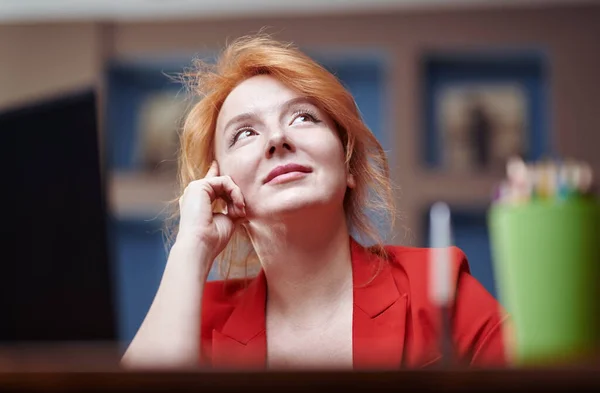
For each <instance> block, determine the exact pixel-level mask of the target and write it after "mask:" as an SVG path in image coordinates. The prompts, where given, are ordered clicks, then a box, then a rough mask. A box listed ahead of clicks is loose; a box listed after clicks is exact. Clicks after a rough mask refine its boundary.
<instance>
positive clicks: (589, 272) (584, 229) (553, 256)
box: [488, 197, 600, 366]
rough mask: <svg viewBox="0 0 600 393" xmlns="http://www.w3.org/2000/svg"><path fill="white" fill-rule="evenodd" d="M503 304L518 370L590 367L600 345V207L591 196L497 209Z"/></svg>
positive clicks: (493, 215)
mask: <svg viewBox="0 0 600 393" xmlns="http://www.w3.org/2000/svg"><path fill="white" fill-rule="evenodd" d="M488 224H489V229H490V242H491V249H492V259H493V268H494V273H495V280H496V287H497V293H498V295H499V301H500V302H501V303H502V305H503V306H504V307H505V308H506V309H507V311H508V312H509V313H510V314H511V317H512V324H509V325H508V326H509V329H507V331H505V337H506V338H507V343H508V346H507V349H508V351H509V353H508V356H509V358H510V359H512V361H513V364H514V365H517V366H528V365H531V366H540V365H542V366H543V365H556V364H573V363H577V364H579V363H585V362H587V361H589V360H590V359H594V360H596V359H597V358H598V354H599V352H598V349H599V343H600V296H599V295H600V280H599V279H600V205H599V203H598V201H597V200H595V199H592V198H581V197H579V198H570V199H569V200H565V201H559V200H547V201H531V202H529V203H526V204H522V205H515V206H510V205H493V206H492V207H491V208H490V211H489V215H488Z"/></svg>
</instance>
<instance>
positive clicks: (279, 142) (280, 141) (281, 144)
mask: <svg viewBox="0 0 600 393" xmlns="http://www.w3.org/2000/svg"><path fill="white" fill-rule="evenodd" d="M295 150H296V149H295V147H294V144H293V143H292V142H291V141H290V140H289V138H288V137H287V135H286V134H285V132H282V131H278V132H276V133H274V134H273V135H272V136H271V138H270V139H269V143H268V144H267V151H266V155H267V157H273V156H274V155H276V154H278V153H279V154H281V153H286V152H287V153H290V152H293V151H295Z"/></svg>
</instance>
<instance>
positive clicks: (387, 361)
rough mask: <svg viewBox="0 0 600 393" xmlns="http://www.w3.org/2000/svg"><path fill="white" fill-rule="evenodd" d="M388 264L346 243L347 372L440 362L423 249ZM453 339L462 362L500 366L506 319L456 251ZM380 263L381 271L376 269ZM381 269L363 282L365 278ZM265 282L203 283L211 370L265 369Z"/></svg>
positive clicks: (204, 353) (393, 256)
mask: <svg viewBox="0 0 600 393" xmlns="http://www.w3.org/2000/svg"><path fill="white" fill-rule="evenodd" d="M386 249H387V250H388V252H389V260H387V261H384V260H381V259H380V258H378V257H376V256H374V255H373V254H371V253H369V252H368V251H367V250H366V249H365V248H363V247H362V246H361V245H359V244H358V243H357V242H356V241H354V240H353V239H351V256H352V272H353V281H354V286H355V289H354V310H353V317H352V318H353V331H352V336H353V337H352V338H353V343H352V345H353V362H354V369H395V368H400V367H404V368H421V367H424V366H428V365H433V364H435V363H437V361H439V360H441V352H440V349H439V344H438V343H439V341H438V338H439V335H440V321H441V319H440V317H439V315H440V314H439V310H438V309H437V308H436V307H434V306H433V305H432V304H431V303H430V302H429V297H428V285H427V281H428V267H429V261H428V258H429V252H428V249H426V248H411V247H394V246H389V247H386ZM451 253H452V256H453V258H452V259H453V266H452V279H453V282H454V283H455V285H456V287H455V288H456V293H455V304H454V307H453V309H452V313H451V319H452V323H451V325H452V331H453V333H452V336H453V340H454V346H455V352H456V353H457V354H458V357H459V358H460V360H461V362H462V363H463V364H464V363H466V364H468V365H471V366H481V367H498V366H504V365H505V364H506V358H505V352H504V343H503V329H502V325H503V324H504V322H505V321H506V320H507V314H506V312H505V311H504V310H502V308H501V307H500V305H499V304H498V302H497V301H496V300H495V299H494V298H493V297H492V296H491V295H490V294H489V293H488V292H487V291H486V290H485V289H484V288H483V286H481V284H479V282H477V281H476V280H475V279H474V278H473V277H472V276H471V275H470V273H469V266H468V263H467V259H466V257H465V255H464V254H463V253H462V251H460V250H459V249H458V248H456V247H452V248H451ZM380 266H383V267H382V268H380ZM378 269H381V270H380V271H379V273H378V274H377V275H376V276H375V279H374V280H372V281H371V282H370V283H369V284H368V285H364V284H365V283H368V282H369V280H370V279H371V278H372V277H373V275H374V274H375V273H376V272H377V270H378ZM265 302H266V280H265V276H264V273H263V272H262V271H261V272H260V273H259V275H258V276H257V277H256V278H253V279H251V281H250V282H249V285H248V286H247V287H244V280H228V281H209V282H207V283H206V285H205V289H204V296H203V299H202V321H201V322H202V324H201V341H200V346H201V348H200V350H201V359H202V362H203V364H204V365H207V366H212V367H215V368H259V369H260V368H263V369H264V368H266V357H267V337H266V329H265Z"/></svg>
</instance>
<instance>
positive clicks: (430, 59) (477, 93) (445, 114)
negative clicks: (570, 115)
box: [422, 52, 550, 174]
mask: <svg viewBox="0 0 600 393" xmlns="http://www.w3.org/2000/svg"><path fill="white" fill-rule="evenodd" d="M423 78H424V102H423V123H424V131H425V132H424V133H423V136H424V140H423V143H422V147H423V158H424V160H423V161H424V164H425V166H426V167H427V168H429V169H436V170H442V171H446V172H455V173H463V174H469V173H481V172H484V173H500V172H501V171H503V170H504V168H505V165H506V161H507V160H508V159H509V158H510V157H513V156H519V157H521V158H523V159H525V160H537V159H540V158H542V157H543V156H544V155H546V154H548V153H549V151H550V146H549V144H550V140H549V132H548V119H547V108H546V106H547V102H546V100H547V94H546V86H547V71H546V68H545V61H544V57H543V56H542V55H541V54H539V53H537V52H523V53H510V54H495V53H454V54H447V53H446V54H429V55H427V56H424V60H423Z"/></svg>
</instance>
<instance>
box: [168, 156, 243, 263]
mask: <svg viewBox="0 0 600 393" xmlns="http://www.w3.org/2000/svg"><path fill="white" fill-rule="evenodd" d="M218 200H222V201H224V202H225V203H226V205H227V211H226V212H218V211H215V209H214V205H215V202H216V201H218ZM179 210H180V219H179V231H178V235H177V243H181V242H184V243H185V244H188V245H190V246H200V247H202V248H203V249H204V250H205V251H206V252H207V253H208V255H209V256H210V261H211V262H210V263H212V260H214V258H216V257H217V256H218V255H219V254H220V253H221V251H223V249H224V248H225V246H227V243H228V242H229V240H230V239H231V236H232V235H233V231H234V229H235V226H236V224H237V223H238V222H239V221H241V220H243V219H244V217H246V210H245V203H244V197H243V195H242V191H241V190H240V188H239V187H238V186H237V185H236V184H235V183H234V182H233V180H232V179H231V177H229V176H219V167H218V164H217V162H216V161H213V163H212V165H211V167H210V169H209V170H208V172H207V173H206V176H205V177H204V178H203V179H200V180H195V181H192V182H191V183H190V184H188V186H187V187H186V189H185V191H184V192H183V195H182V196H181V198H180V199H179ZM205 268H206V271H207V272H208V270H210V268H211V267H210V266H206V267H205Z"/></svg>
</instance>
